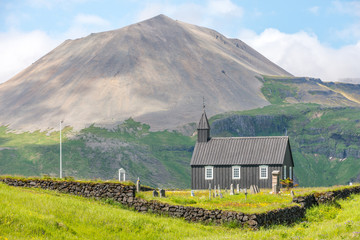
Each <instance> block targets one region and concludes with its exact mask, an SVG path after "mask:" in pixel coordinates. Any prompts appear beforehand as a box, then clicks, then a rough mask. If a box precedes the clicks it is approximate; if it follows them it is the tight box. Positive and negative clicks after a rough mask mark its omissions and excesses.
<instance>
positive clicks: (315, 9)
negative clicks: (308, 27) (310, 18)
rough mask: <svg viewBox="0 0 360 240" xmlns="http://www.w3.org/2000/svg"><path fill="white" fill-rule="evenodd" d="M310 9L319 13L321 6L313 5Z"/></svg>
mask: <svg viewBox="0 0 360 240" xmlns="http://www.w3.org/2000/svg"><path fill="white" fill-rule="evenodd" d="M309 11H310V12H311V13H312V14H315V15H317V14H318V13H319V6H313V7H311V8H309Z"/></svg>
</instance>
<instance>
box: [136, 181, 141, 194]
mask: <svg viewBox="0 0 360 240" xmlns="http://www.w3.org/2000/svg"><path fill="white" fill-rule="evenodd" d="M140 189H141V185H140V178H138V180H137V181H136V192H140Z"/></svg>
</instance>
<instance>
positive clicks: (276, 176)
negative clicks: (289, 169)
mask: <svg viewBox="0 0 360 240" xmlns="http://www.w3.org/2000/svg"><path fill="white" fill-rule="evenodd" d="M271 186H272V193H273V194H278V193H279V192H280V171H279V170H275V171H273V172H272V182H271Z"/></svg>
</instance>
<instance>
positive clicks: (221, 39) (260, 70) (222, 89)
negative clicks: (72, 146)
mask: <svg viewBox="0 0 360 240" xmlns="http://www.w3.org/2000/svg"><path fill="white" fill-rule="evenodd" d="M261 75H275V76H288V77H289V76H291V75H290V74H289V73H288V72H286V71H285V70H283V69H281V68H280V67H279V66H277V65H275V64H274V63H272V62H270V61H269V60H268V59H266V58H265V57H264V56H262V55H261V54H260V53H258V52H256V51H255V50H254V49H252V48H250V47H249V46H248V45H246V44H245V43H244V42H242V41H240V40H237V39H228V38H226V37H225V36H223V35H221V34H220V33H218V32H216V31H214V30H211V29H207V28H203V27H198V26H195V25H191V24H187V23H183V22H180V21H175V20H172V19H170V18H168V17H166V16H164V15H159V16H157V17H154V18H151V19H149V20H146V21H143V22H140V23H136V24H133V25H130V26H127V27H124V28H121V29H117V30H113V31H108V32H101V33H94V34H91V35H89V36H87V37H84V38H79V39H75V40H67V41H65V42H64V43H62V44H61V45H59V46H58V47H57V48H55V49H54V50H52V51H51V52H49V53H48V54H46V55H45V56H43V57H42V58H40V59H39V60H38V61H36V62H34V63H33V64H32V65H31V66H29V67H28V68H26V69H25V70H23V71H22V72H20V73H19V74H17V75H16V76H14V77H13V78H11V79H10V80H8V81H7V82H5V83H3V84H1V85H0V112H1V113H2V114H1V115H0V124H1V125H8V126H9V127H10V128H11V129H16V130H31V131H34V130H38V129H41V130H47V129H58V125H59V121H60V120H64V125H66V126H71V127H73V128H75V129H77V130H80V129H82V128H84V127H87V126H89V125H91V124H93V123H96V124H97V125H101V126H107V127H108V128H111V127H112V126H114V125H116V124H117V123H119V122H122V121H124V120H126V119H128V118H130V117H132V118H134V119H135V120H137V121H140V122H144V123H147V124H149V125H150V126H151V128H152V129H153V130H158V129H161V130H163V129H167V128H168V129H174V128H176V127H177V126H180V125H183V124H186V123H189V122H192V121H194V119H196V118H197V117H198V112H199V110H201V106H202V97H203V96H204V97H205V99H206V104H207V105H211V106H212V108H211V109H209V115H214V114H218V113H222V112H228V111H234V110H244V109H252V108H257V107H262V106H265V105H268V104H269V102H268V101H267V100H266V99H265V98H264V97H263V96H262V94H261V91H260V88H261V86H262V82H261V81H259V80H258V79H257V78H256V76H258V77H259V76H261Z"/></svg>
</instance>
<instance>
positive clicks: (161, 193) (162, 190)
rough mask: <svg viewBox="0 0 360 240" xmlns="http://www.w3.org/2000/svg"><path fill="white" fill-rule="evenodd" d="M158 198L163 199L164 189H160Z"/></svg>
mask: <svg viewBox="0 0 360 240" xmlns="http://www.w3.org/2000/svg"><path fill="white" fill-rule="evenodd" d="M159 192H160V197H161V198H163V197H165V189H160V191H159Z"/></svg>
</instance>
